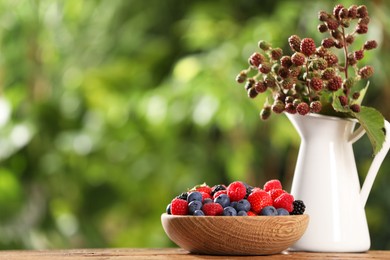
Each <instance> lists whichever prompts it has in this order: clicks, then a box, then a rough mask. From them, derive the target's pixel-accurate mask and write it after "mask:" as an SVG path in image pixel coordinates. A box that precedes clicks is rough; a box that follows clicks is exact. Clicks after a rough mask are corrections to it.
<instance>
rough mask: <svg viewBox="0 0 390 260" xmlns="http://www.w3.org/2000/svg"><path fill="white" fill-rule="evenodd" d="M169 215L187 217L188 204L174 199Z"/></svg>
mask: <svg viewBox="0 0 390 260" xmlns="http://www.w3.org/2000/svg"><path fill="white" fill-rule="evenodd" d="M171 214H172V215H187V214H188V202H187V201H186V200H183V199H179V198H174V199H173V200H172V202H171Z"/></svg>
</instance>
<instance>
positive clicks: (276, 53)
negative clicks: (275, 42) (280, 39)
mask: <svg viewBox="0 0 390 260" xmlns="http://www.w3.org/2000/svg"><path fill="white" fill-rule="evenodd" d="M282 56H283V50H282V49H281V48H275V49H273V50H272V51H271V58H272V59H273V60H279V59H280V58H281V57H282Z"/></svg>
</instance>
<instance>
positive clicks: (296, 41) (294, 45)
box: [288, 35, 301, 51]
mask: <svg viewBox="0 0 390 260" xmlns="http://www.w3.org/2000/svg"><path fill="white" fill-rule="evenodd" d="M288 44H289V45H290V48H291V50H293V51H300V50H301V38H299V36H298V35H291V36H290V37H289V38H288Z"/></svg>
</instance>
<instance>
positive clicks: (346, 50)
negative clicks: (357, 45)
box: [341, 26, 348, 79]
mask: <svg viewBox="0 0 390 260" xmlns="http://www.w3.org/2000/svg"><path fill="white" fill-rule="evenodd" d="M341 35H342V37H343V45H344V60H345V65H344V73H345V79H348V47H347V42H346V40H345V31H344V27H342V26H341Z"/></svg>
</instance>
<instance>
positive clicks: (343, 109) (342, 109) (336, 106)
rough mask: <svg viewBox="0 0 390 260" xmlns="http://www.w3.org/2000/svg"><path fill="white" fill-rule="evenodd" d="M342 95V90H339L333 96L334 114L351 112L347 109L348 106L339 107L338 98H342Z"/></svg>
mask: <svg viewBox="0 0 390 260" xmlns="http://www.w3.org/2000/svg"><path fill="white" fill-rule="evenodd" d="M342 95H344V93H343V90H342V89H339V90H338V91H336V92H335V93H334V94H333V102H332V106H333V109H334V110H335V111H336V112H342V113H349V112H350V111H351V110H350V109H349V107H348V106H343V105H341V102H340V99H339V96H342Z"/></svg>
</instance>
